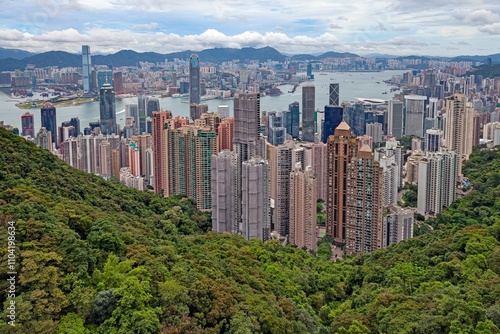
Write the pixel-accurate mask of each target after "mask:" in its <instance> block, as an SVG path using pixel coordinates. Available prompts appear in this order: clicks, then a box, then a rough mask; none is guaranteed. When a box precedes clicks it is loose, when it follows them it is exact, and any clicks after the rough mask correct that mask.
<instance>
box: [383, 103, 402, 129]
mask: <svg viewBox="0 0 500 334" xmlns="http://www.w3.org/2000/svg"><path fill="white" fill-rule="evenodd" d="M403 134H404V114H403V102H402V101H398V100H390V101H389V103H388V111H387V135H392V136H394V137H395V138H396V139H399V138H401V137H403Z"/></svg>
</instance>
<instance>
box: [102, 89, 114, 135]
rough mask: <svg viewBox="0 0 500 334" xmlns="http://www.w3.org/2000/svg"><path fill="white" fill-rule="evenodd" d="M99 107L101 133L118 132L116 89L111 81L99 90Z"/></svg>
mask: <svg viewBox="0 0 500 334" xmlns="http://www.w3.org/2000/svg"><path fill="white" fill-rule="evenodd" d="M99 107H100V111H101V120H100V124H101V133H102V134H104V135H110V134H112V133H115V134H117V126H116V106H115V91H114V90H113V86H111V85H110V84H109V83H108V84H104V85H103V86H102V87H101V90H100V91H99Z"/></svg>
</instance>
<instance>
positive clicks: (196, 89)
mask: <svg viewBox="0 0 500 334" xmlns="http://www.w3.org/2000/svg"><path fill="white" fill-rule="evenodd" d="M200 95H201V78H200V58H199V57H198V55H196V54H192V55H191V57H190V58H189V105H191V104H193V103H196V104H200ZM193 120H194V119H193Z"/></svg>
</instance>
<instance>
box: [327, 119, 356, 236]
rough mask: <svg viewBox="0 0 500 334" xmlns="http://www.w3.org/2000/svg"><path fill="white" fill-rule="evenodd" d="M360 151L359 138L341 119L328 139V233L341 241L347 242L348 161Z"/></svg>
mask: <svg viewBox="0 0 500 334" xmlns="http://www.w3.org/2000/svg"><path fill="white" fill-rule="evenodd" d="M357 153H358V139H357V138H356V137H355V136H354V134H353V133H352V131H351V128H350V127H349V125H348V124H347V123H346V122H345V121H342V122H341V123H340V124H339V126H338V127H337V128H336V129H335V132H334V134H333V136H330V137H328V141H327V173H328V175H327V195H326V234H327V235H328V236H329V237H331V238H332V239H333V240H334V242H335V243H336V244H338V245H343V244H344V243H345V242H346V225H345V223H346V218H347V211H346V210H347V207H346V198H347V197H346V196H347V194H346V191H347V176H348V175H347V174H348V170H347V167H348V164H349V163H350V162H351V159H352V158H353V157H356V156H357Z"/></svg>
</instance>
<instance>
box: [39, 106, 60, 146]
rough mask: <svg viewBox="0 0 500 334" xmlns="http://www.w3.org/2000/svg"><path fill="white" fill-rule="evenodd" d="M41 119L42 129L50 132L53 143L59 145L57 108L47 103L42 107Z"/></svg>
mask: <svg viewBox="0 0 500 334" xmlns="http://www.w3.org/2000/svg"><path fill="white" fill-rule="evenodd" d="M40 111H41V119H42V127H43V128H45V129H46V130H47V131H50V133H51V138H52V143H54V144H56V143H57V120H56V107H54V105H53V104H52V103H50V102H45V103H44V104H43V106H42V109H40Z"/></svg>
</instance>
